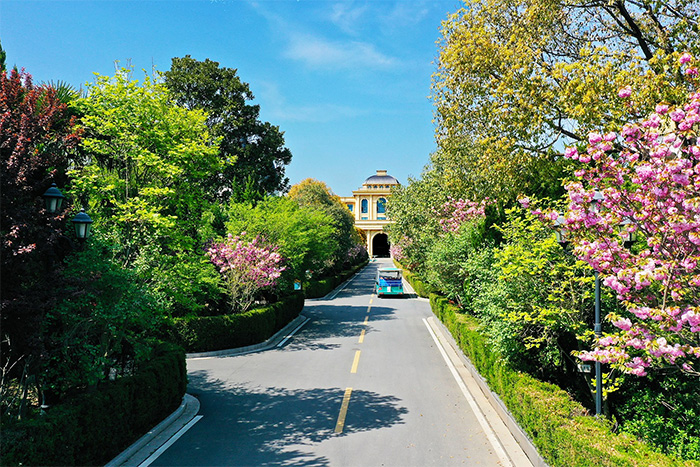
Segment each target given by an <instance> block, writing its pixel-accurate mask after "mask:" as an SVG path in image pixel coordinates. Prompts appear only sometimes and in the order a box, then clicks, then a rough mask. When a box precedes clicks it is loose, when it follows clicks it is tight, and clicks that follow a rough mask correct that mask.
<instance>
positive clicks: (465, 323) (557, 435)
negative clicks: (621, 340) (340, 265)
mask: <svg viewBox="0 0 700 467" xmlns="http://www.w3.org/2000/svg"><path fill="white" fill-rule="evenodd" d="M412 279H413V280H414V281H415V276H413V277H412ZM409 280H411V279H409ZM412 285H413V283H412ZM413 287H414V289H416V290H418V289H417V288H416V286H415V285H413ZM430 305H431V308H432V309H433V312H434V313H435V315H436V316H437V317H438V318H439V319H440V320H441V321H442V322H443V323H444V324H445V326H446V327H447V328H448V329H449V331H450V332H451V333H452V335H453V336H454V338H455V341H456V342H457V343H458V345H459V347H460V348H461V349H462V351H463V352H464V353H465V355H467V356H468V357H469V359H470V360H471V362H472V363H473V364H474V366H475V367H476V369H477V370H478V371H479V373H480V374H481V375H482V376H483V377H484V379H486V381H487V382H488V384H489V387H490V388H491V390H492V391H494V392H495V393H496V394H498V395H499V397H500V398H501V400H502V401H503V403H504V404H505V405H506V406H507V407H508V410H509V411H510V413H511V414H512V415H513V416H514V417H515V419H516V420H517V422H518V424H519V425H520V426H521V427H522V428H523V430H525V432H526V433H527V434H528V436H529V437H530V439H532V441H533V443H534V444H535V446H536V447H537V450H538V451H539V453H540V455H542V457H543V458H544V459H545V460H546V461H547V462H548V463H549V465H551V466H552V467H584V466H591V467H593V466H595V467H601V466H603V467H608V466H609V467H623V466H635V467H636V466H639V467H641V466H656V467H662V466H686V467H688V466H697V465H698V464H697V463H694V462H692V461H686V462H683V461H681V460H678V459H675V458H672V457H669V456H666V455H664V454H661V453H658V452H655V451H653V450H652V449H651V448H650V447H649V446H648V445H646V444H644V443H642V442H640V441H638V440H636V439H635V438H633V437H631V436H629V435H626V434H615V433H613V432H612V426H611V424H610V423H609V422H608V421H607V420H605V419H597V418H595V417H591V416H588V415H586V413H587V412H586V409H585V408H584V407H583V406H581V405H580V404H579V403H578V402H576V401H574V400H572V399H571V398H570V397H569V395H568V394H567V393H566V392H565V391H563V390H562V389H560V388H559V387H557V386H555V385H552V384H549V383H544V382H542V381H539V380H536V379H534V378H532V377H531V376H529V375H527V374H524V373H520V372H516V371H514V370H512V369H510V368H508V367H507V366H505V365H504V364H503V362H502V361H501V360H500V359H499V357H498V355H496V354H495V353H494V352H492V351H491V350H490V346H489V343H488V342H487V340H486V338H485V337H484V336H483V335H482V334H481V333H480V332H479V323H478V321H477V320H476V319H475V318H474V317H471V316H469V315H466V314H464V313H461V312H460V310H459V309H457V308H456V307H455V306H454V305H451V304H450V303H449V302H448V301H447V299H445V298H444V297H441V296H438V295H436V294H431V295H430Z"/></svg>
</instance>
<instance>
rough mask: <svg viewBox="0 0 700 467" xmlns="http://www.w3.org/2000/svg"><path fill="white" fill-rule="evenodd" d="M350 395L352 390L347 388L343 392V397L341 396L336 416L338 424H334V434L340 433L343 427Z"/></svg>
mask: <svg viewBox="0 0 700 467" xmlns="http://www.w3.org/2000/svg"><path fill="white" fill-rule="evenodd" d="M351 394H352V388H347V389H346V390H345V395H344V396H343V403H342V404H341V405H340V413H339V414H338V422H337V423H336V424H335V432H336V433H342V432H343V427H344V426H345V416H346V415H347V414H348V405H350V395H351Z"/></svg>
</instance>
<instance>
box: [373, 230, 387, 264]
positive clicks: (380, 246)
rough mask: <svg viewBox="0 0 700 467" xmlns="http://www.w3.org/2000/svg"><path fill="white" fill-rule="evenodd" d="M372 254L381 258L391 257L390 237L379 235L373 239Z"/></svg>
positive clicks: (383, 234)
mask: <svg viewBox="0 0 700 467" xmlns="http://www.w3.org/2000/svg"><path fill="white" fill-rule="evenodd" d="M372 254H373V255H374V256H377V257H379V258H388V257H389V237H388V236H387V234H385V233H378V234H377V235H375V236H374V238H372Z"/></svg>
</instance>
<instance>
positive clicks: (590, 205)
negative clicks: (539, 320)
mask: <svg viewBox="0 0 700 467" xmlns="http://www.w3.org/2000/svg"><path fill="white" fill-rule="evenodd" d="M684 57H686V55H685V54H684V55H683V56H681V61H682V62H683V63H689V62H690V61H691V60H692V57H686V58H684ZM684 60H685V61H684ZM621 94H626V92H625V93H622V92H621ZM699 132H700V92H696V93H694V94H691V95H690V96H689V98H688V100H687V102H685V103H684V104H683V105H680V106H674V105H670V104H666V103H662V104H659V105H657V106H656V111H655V112H654V113H652V114H651V115H650V116H649V117H648V118H647V119H645V120H644V121H642V122H640V123H638V124H637V123H630V124H627V125H625V126H624V127H623V128H622V129H621V131H620V134H619V135H618V134H616V133H607V134H600V133H591V134H590V135H589V139H588V144H587V145H586V147H585V150H583V151H580V148H576V147H571V148H567V150H566V153H565V155H566V157H568V158H570V159H573V160H578V161H580V162H582V163H584V164H587V165H585V166H584V168H583V169H581V170H579V171H578V172H577V174H576V175H577V177H579V180H578V181H574V182H571V183H569V184H568V185H567V186H566V189H567V191H568V200H569V204H568V207H567V210H566V212H565V213H564V219H565V225H564V226H563V227H564V229H565V230H566V231H567V234H568V238H569V239H570V240H571V242H572V243H573V245H574V252H575V254H576V255H577V256H578V257H579V258H580V259H582V260H584V261H586V262H587V263H589V264H590V265H591V266H592V267H593V268H594V269H595V270H597V271H599V272H600V273H601V275H602V276H603V277H604V284H605V285H606V286H608V287H610V288H612V289H613V290H614V291H615V292H616V293H617V296H618V298H619V299H620V300H621V301H622V302H623V303H624V305H625V306H626V308H627V310H628V311H629V312H630V314H631V317H632V319H629V318H625V319H621V318H619V317H615V316H611V317H610V318H611V319H612V320H613V325H614V326H615V327H616V328H617V331H616V332H615V333H614V334H610V335H607V336H606V337H603V338H602V339H600V340H599V341H598V347H597V348H596V349H595V350H593V351H591V352H584V353H583V354H582V355H581V358H582V359H583V360H596V361H600V362H603V363H610V364H612V365H613V366H616V367H617V368H619V369H621V370H623V371H625V372H627V373H631V374H636V375H639V376H643V375H645V374H646V368H648V367H650V366H663V365H676V366H678V367H679V368H681V369H682V370H683V371H686V372H690V373H696V374H697V372H698V371H699V370H700V366H699V362H700V360H699V359H700V267H699V266H700V145H699V142H698V136H697V135H698V133H699ZM549 214H552V215H555V217H556V216H557V215H558V214H557V213H552V212H550V213H547V214H541V217H542V218H543V219H546V220H551V216H550V215H549ZM632 235H638V236H639V237H640V238H641V239H643V244H642V242H638V244H637V248H635V249H634V251H631V250H630V249H628V248H626V247H625V245H624V242H625V240H627V239H629V238H630V236H632Z"/></svg>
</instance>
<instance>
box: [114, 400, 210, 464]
mask: <svg viewBox="0 0 700 467" xmlns="http://www.w3.org/2000/svg"><path fill="white" fill-rule="evenodd" d="M197 412H199V401H198V400H197V399H196V398H195V397H194V396H191V395H189V394H185V396H184V397H183V398H182V403H181V404H180V407H178V408H177V409H176V410H175V411H174V412H173V413H171V414H170V415H169V416H168V417H167V418H166V419H165V420H163V421H162V422H160V423H159V424H158V425H156V426H155V427H154V428H153V429H152V430H151V431H149V432H148V433H146V434H145V435H143V436H142V437H141V438H139V439H138V440H137V441H136V442H135V443H134V444H132V445H131V446H129V447H128V448H126V449H125V450H124V451H123V452H122V453H121V454H119V455H118V456H117V457H115V458H114V459H112V460H111V461H109V462H108V463H107V464H105V467H117V466H138V465H140V464H141V463H142V462H143V461H145V460H146V459H148V458H149V457H150V456H151V454H153V453H154V452H155V451H157V450H158V448H160V447H161V446H162V445H163V444H165V443H166V442H167V441H168V440H169V439H170V438H172V437H173V435H175V434H176V433H177V432H178V431H180V429H182V427H184V426H185V425H187V423H189V422H190V421H191V420H192V419H193V418H194V417H195V415H197Z"/></svg>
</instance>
